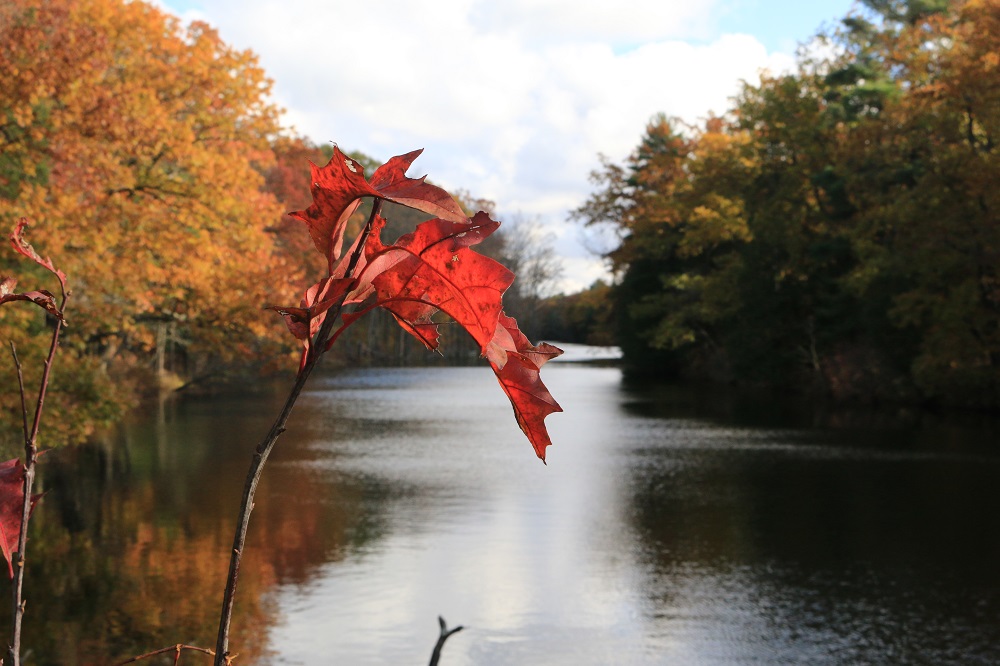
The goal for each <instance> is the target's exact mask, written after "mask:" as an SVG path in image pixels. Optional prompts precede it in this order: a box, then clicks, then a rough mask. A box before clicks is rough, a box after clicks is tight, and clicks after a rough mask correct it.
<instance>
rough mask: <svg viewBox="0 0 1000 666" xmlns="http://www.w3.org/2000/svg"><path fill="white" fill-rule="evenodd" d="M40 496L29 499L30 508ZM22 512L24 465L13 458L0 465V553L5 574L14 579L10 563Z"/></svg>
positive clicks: (15, 548) (19, 528)
mask: <svg viewBox="0 0 1000 666" xmlns="http://www.w3.org/2000/svg"><path fill="white" fill-rule="evenodd" d="M39 497H41V495H35V496H34V497H32V498H31V508H32V509H34V508H35V503H37V502H38V498H39ZM23 512H24V465H23V464H22V463H21V461H20V459H18V458H14V459H13V460H8V461H6V462H3V463H0V551H3V556H4V559H5V560H7V572H8V573H9V574H10V577H11V578H13V577H14V565H13V564H12V563H11V558H12V557H13V554H14V551H16V550H17V540H18V537H19V535H20V532H21V517H22V515H23Z"/></svg>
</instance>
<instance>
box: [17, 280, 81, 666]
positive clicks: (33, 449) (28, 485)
mask: <svg viewBox="0 0 1000 666" xmlns="http://www.w3.org/2000/svg"><path fill="white" fill-rule="evenodd" d="M60 282H61V280H60ZM67 296H68V295H67V293H66V292H65V291H63V297H62V302H61V303H60V304H59V311H60V312H65V311H66V299H67ZM63 323H64V322H63V320H62V319H56V325H55V328H54V329H53V331H52V342H51V343H50V344H49V354H48V356H47V357H46V358H45V367H44V369H43V370H42V378H41V380H40V382H39V388H38V399H37V400H36V402H35V416H34V419H33V420H32V423H31V428H30V430H29V429H28V427H27V425H28V418H27V417H28V410H27V404H26V399H25V394H24V383H23V381H22V375H21V364H20V362H19V361H18V360H17V354H16V352H15V353H14V362H15V365H16V366H17V375H18V383H19V385H20V387H21V410H22V414H23V418H24V485H23V490H24V503H23V504H22V507H21V529H20V531H19V532H18V536H17V551H16V552H15V553H13V554H12V555H11V564H12V566H13V569H14V581H13V585H12V586H11V601H12V606H13V622H12V624H13V629H12V636H11V643H10V647H9V648H8V650H7V656H8V657H10V664H11V666H21V626H22V624H23V620H24V608H25V600H24V598H23V593H24V553H25V548H26V546H27V543H28V520H29V519H30V518H31V489H32V486H33V485H34V482H35V461H36V460H37V458H38V447H37V446H36V445H35V441H36V439H37V437H38V428H39V426H40V425H41V422H42V408H43V407H44V406H45V395H46V393H47V392H48V388H49V379H50V377H51V373H52V362H53V361H54V360H55V356H56V350H57V349H58V348H59V333H60V332H61V331H62V327H63ZM11 350H12V351H13V350H14V346H13V344H12V345H11Z"/></svg>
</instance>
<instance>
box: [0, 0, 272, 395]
mask: <svg viewBox="0 0 1000 666" xmlns="http://www.w3.org/2000/svg"><path fill="white" fill-rule="evenodd" d="M5 7H6V12H7V16H6V17H5V19H4V23H3V39H2V40H0V137H2V138H3V143H2V144H0V216H2V217H3V218H5V219H6V218H10V217H13V216H19V215H21V214H24V213H27V212H28V211H30V213H31V216H32V217H33V218H34V219H36V221H37V223H38V226H37V234H36V235H37V237H38V239H39V242H44V244H45V246H46V247H48V248H50V249H51V252H52V254H54V255H58V256H60V257H64V259H65V266H66V269H67V271H69V272H72V274H74V275H79V276H80V279H79V280H78V281H77V283H76V287H75V289H76V294H75V297H76V298H75V301H76V313H77V314H76V319H77V324H76V325H75V326H73V327H71V329H70V330H71V331H72V332H71V334H70V335H69V336H68V337H67V340H66V343H67V348H68V351H71V352H72V354H74V355H76V356H77V357H86V356H90V357H93V356H95V355H96V356H98V357H99V358H100V359H101V362H102V367H103V368H106V369H107V368H111V369H114V367H115V366H116V365H117V366H121V365H130V364H131V365H139V366H142V365H146V364H147V363H148V361H146V359H151V360H152V359H156V361H155V364H150V365H152V366H153V368H155V369H159V370H160V371H163V370H165V369H171V368H170V365H171V361H173V362H174V364H175V367H174V368H173V369H175V370H177V371H178V372H179V373H183V374H186V375H188V376H198V375H206V374H209V373H211V372H213V371H214V370H216V369H218V368H219V367H221V366H223V365H224V364H225V363H227V362H229V361H232V360H235V359H241V360H245V359H248V358H253V357H255V356H256V355H258V354H259V353H260V352H262V351H264V350H273V349H274V348H275V347H274V344H275V343H274V342H272V341H273V340H276V339H277V334H278V331H277V330H276V329H275V328H274V327H273V326H272V325H270V324H264V323H261V321H260V318H259V317H258V316H257V314H258V313H257V312H256V311H255V308H254V307H253V306H252V305H250V304H251V303H253V302H254V301H255V300H256V299H257V298H263V297H264V294H265V293H269V292H272V291H273V287H272V285H271V280H270V279H269V278H270V276H271V275H272V274H273V273H274V271H276V270H284V268H285V266H286V265H287V260H286V259H285V258H283V257H282V256H281V255H280V254H279V253H277V252H276V250H275V243H274V241H273V239H272V238H271V237H270V236H269V235H268V234H267V233H266V232H265V226H266V224H264V223H262V222H257V220H261V221H263V220H270V219H277V217H278V214H279V210H280V209H279V207H278V204H277V202H276V201H275V199H274V197H273V196H271V195H270V194H267V193H265V192H264V191H262V190H263V186H264V179H263V177H262V176H261V171H263V170H265V168H266V167H267V165H269V164H270V163H271V161H272V159H273V157H272V153H271V149H270V141H271V140H272V139H273V138H274V137H275V136H276V134H277V132H278V120H277V119H278V110H277V109H276V108H275V107H274V106H272V105H271V104H270V103H269V102H268V100H267V95H268V91H269V88H270V82H269V81H268V79H267V78H266V77H265V75H264V72H263V70H262V69H261V68H260V67H259V65H258V64H257V59H256V56H254V55H253V54H252V53H250V52H248V51H238V50H235V49H233V48H231V47H229V46H227V45H226V44H225V43H223V42H222V41H221V40H220V39H219V36H218V34H217V33H216V32H215V31H214V30H213V29H212V28H210V27H209V26H208V25H206V24H203V23H193V24H191V25H190V26H187V27H181V26H180V24H179V23H178V21H177V19H175V18H173V17H170V16H168V15H166V14H164V13H162V12H160V11H159V10H158V9H156V8H154V7H152V6H151V5H148V4H145V3H144V2H123V1H122V0H85V1H84V2H75V1H70V0H53V1H51V2H50V1H48V0H45V1H44V2H42V1H41V0H13V2H8V3H5ZM168 352H172V353H168ZM182 364H186V367H183V365H182ZM147 367H148V366H147ZM184 371H186V372H184ZM121 397H125V396H121ZM126 401H127V400H126Z"/></svg>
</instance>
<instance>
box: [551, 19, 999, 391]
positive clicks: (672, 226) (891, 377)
mask: <svg viewBox="0 0 1000 666" xmlns="http://www.w3.org/2000/svg"><path fill="white" fill-rule="evenodd" d="M998 136H1000V1H998V0H964V1H963V0H954V1H948V0H864V2H863V3H862V4H861V5H860V6H859V7H858V8H857V9H855V10H854V11H852V12H851V13H850V14H849V15H848V16H847V17H845V18H844V19H843V20H842V21H841V22H840V23H839V24H838V26H837V27H836V28H835V29H833V30H830V31H828V32H826V33H821V34H820V35H818V36H817V38H816V41H815V42H813V43H812V44H810V45H807V46H806V47H804V48H803V49H802V50H801V52H800V55H799V57H798V66H797V69H796V71H795V72H793V73H790V74H780V75H774V74H766V73H765V74H763V75H762V76H761V78H760V81H759V82H758V83H756V84H745V85H744V87H743V89H742V92H741V93H740V94H739V95H738V97H737V98H735V99H734V101H733V104H732V106H731V108H730V109H729V110H728V112H727V113H726V114H724V115H723V116H721V117H711V118H709V119H708V120H707V121H705V122H704V123H703V124H702V125H700V126H697V127H691V126H687V125H685V124H684V123H682V122H680V121H679V120H677V119H673V118H667V117H664V116H658V117H656V118H654V119H653V120H652V121H651V122H650V124H649V125H648V127H647V128H646V132H645V134H644V135H643V137H642V139H641V141H640V143H639V145H638V147H637V148H636V149H635V151H634V152H633V153H632V155H631V156H630V157H629V158H628V159H627V161H626V162H625V163H624V164H616V163H613V162H611V161H608V160H606V159H605V160H603V164H602V168H601V169H600V170H598V171H596V172H595V173H594V174H593V175H592V179H593V182H594V184H595V190H594V192H593V194H592V195H591V197H590V198H589V199H588V200H587V201H586V203H585V204H584V205H582V206H581V207H580V208H579V209H578V210H576V211H575V213H574V215H575V217H576V218H577V219H579V220H580V221H582V222H583V223H585V224H586V225H589V228H591V229H601V230H604V231H605V232H610V233H611V234H612V236H613V238H614V239H615V242H614V247H613V249H612V250H611V251H610V252H609V253H608V254H607V257H608V259H609V261H610V263H611V265H612V267H613V271H614V275H615V283H614V285H613V287H608V288H607V290H608V297H607V300H606V301H605V302H604V305H603V306H599V307H597V308H591V313H592V314H593V313H598V314H599V313H601V311H602V310H601V307H603V308H604V309H605V310H607V311H608V312H609V313H610V314H608V316H607V317H606V318H605V319H604V321H605V322H606V323H605V324H603V325H601V324H598V325H596V326H589V327H588V326H586V325H585V326H584V329H583V330H584V335H591V336H593V335H605V336H607V335H608V334H611V335H612V336H613V337H614V338H615V339H616V340H617V341H618V342H619V343H620V344H621V346H622V348H623V351H624V353H625V357H626V360H627V362H628V363H629V365H630V366H631V367H632V368H633V369H634V370H645V371H649V372H654V373H657V374H659V375H661V376H664V375H666V376H695V377H710V378H713V379H717V380H724V381H732V382H739V383H744V384H751V385H777V386H786V387H796V388H809V389H814V390H817V391H820V392H824V393H827V394H830V395H832V396H834V397H837V398H843V399H856V400H864V401H880V400H905V401H920V402H929V403H935V404H957V405H966V406H975V407H983V408H997V407H1000V280H998V272H1000V188H998V187H997V183H1000V151H998V149H997V145H996V141H997V137H998ZM600 287H601V285H595V288H594V289H599V288H600ZM594 289H592V290H591V292H592V293H591V296H596V295H597V294H596V292H595V291H594ZM577 300H579V299H577ZM555 306H556V307H557V308H558V304H555Z"/></svg>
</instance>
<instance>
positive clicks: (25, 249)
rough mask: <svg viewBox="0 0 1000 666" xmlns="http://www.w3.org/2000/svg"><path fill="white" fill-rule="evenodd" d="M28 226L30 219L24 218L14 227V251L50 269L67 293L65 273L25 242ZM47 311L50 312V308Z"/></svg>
mask: <svg viewBox="0 0 1000 666" xmlns="http://www.w3.org/2000/svg"><path fill="white" fill-rule="evenodd" d="M27 226H28V218H26V217H22V218H21V219H20V220H18V221H17V224H16V225H14V229H13V230H12V231H11V232H10V244H11V245H13V246H14V249H15V250H17V251H18V252H19V253H21V254H23V255H24V256H26V257H27V258H28V259H31V260H32V261H34V262H35V263H36V264H38V265H39V266H41V267H42V268H46V269H48V270H49V271H51V272H52V273H53V274H54V275H55V276H56V277H57V278H59V284H60V285H61V286H62V290H63V293H65V292H66V275H65V273H63V272H62V271H61V270H58V269H57V268H56V267H55V266H54V265H53V264H52V260H51V259H49V258H48V257H46V258H45V259H43V258H42V257H41V256H39V254H38V253H37V252H35V248H33V247H31V244H30V243H29V242H28V241H26V240H24V230H25V228H26V227H27ZM32 293H34V292H32ZM45 293H48V292H45ZM39 305H41V304H39ZM42 307H44V306H42ZM45 309H46V310H48V308H45ZM59 318H60V319H62V315H61V314H60V315H59Z"/></svg>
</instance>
